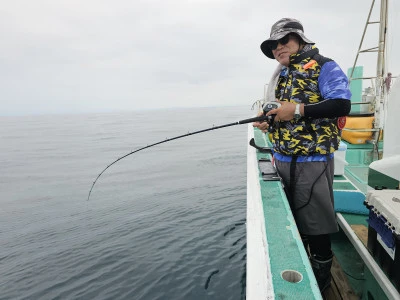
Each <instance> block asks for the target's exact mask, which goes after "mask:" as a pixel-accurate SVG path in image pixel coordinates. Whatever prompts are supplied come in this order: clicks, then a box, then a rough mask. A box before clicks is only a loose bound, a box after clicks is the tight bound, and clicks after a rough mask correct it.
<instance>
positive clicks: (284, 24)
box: [260, 18, 314, 59]
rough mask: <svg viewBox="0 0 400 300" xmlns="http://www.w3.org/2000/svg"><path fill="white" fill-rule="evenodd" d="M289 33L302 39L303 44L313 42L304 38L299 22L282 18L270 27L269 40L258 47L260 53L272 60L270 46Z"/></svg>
mask: <svg viewBox="0 0 400 300" xmlns="http://www.w3.org/2000/svg"><path fill="white" fill-rule="evenodd" d="M289 33H296V34H297V35H299V36H300V37H301V38H302V40H303V41H304V42H305V43H307V44H314V42H312V41H310V40H309V39H308V38H306V37H305V35H304V29H303V25H302V24H301V23H300V21H299V20H296V19H292V18H283V19H280V20H279V21H278V22H276V23H275V24H274V25H272V28H271V34H270V37H269V39H267V40H265V41H264V42H263V43H262V44H261V46H260V47H261V51H262V52H263V53H264V54H265V55H266V56H268V57H269V58H272V59H274V55H273V54H272V50H271V47H270V46H271V44H273V43H274V42H276V41H277V40H279V39H281V38H283V37H284V36H285V35H287V34H289Z"/></svg>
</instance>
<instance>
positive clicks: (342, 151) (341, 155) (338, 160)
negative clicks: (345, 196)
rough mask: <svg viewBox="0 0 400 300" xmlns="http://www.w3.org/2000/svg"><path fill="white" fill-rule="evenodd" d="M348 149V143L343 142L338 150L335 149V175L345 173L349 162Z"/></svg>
mask: <svg viewBox="0 0 400 300" xmlns="http://www.w3.org/2000/svg"><path fill="white" fill-rule="evenodd" d="M346 151H347V145H346V144H345V143H343V142H340V144H339V148H338V150H336V151H335V154H334V159H335V171H334V174H335V175H338V176H340V175H343V174H344V167H345V166H346V165H348V164H349V163H348V162H347V161H346Z"/></svg>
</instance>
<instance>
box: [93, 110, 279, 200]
mask: <svg viewBox="0 0 400 300" xmlns="http://www.w3.org/2000/svg"><path fill="white" fill-rule="evenodd" d="M269 110H270V109H269ZM266 112H268V111H267V110H266V106H265V107H264V115H262V116H258V117H254V118H250V119H244V120H241V121H237V122H233V123H228V124H224V125H220V126H213V127H210V128H207V129H203V130H199V131H194V132H188V133H186V134H183V135H179V136H176V137H173V138H169V139H165V140H163V141H160V142H157V143H154V144H151V145H147V146H145V147H142V148H139V149H137V150H134V151H131V152H129V153H127V154H125V155H123V156H121V157H120V158H118V159H116V160H114V161H113V162H112V163H110V164H109V165H108V166H107V167H105V168H104V169H103V171H101V172H100V174H99V175H97V177H96V179H95V180H94V181H93V184H92V187H91V188H90V191H89V195H88V198H87V200H88V201H89V198H90V194H91V193H92V190H93V187H94V185H95V184H96V182H97V180H98V179H99V178H100V176H101V175H102V174H103V173H104V172H105V171H106V170H107V169H108V168H109V167H111V166H112V165H113V164H115V163H117V162H118V161H120V160H121V159H123V158H125V157H127V156H129V155H132V154H134V153H136V152H139V151H141V150H144V149H147V148H151V147H153V146H156V145H159V144H162V143H166V142H170V141H173V140H177V139H180V138H183V137H186V136H190V135H194V134H198V133H202V132H207V131H211V130H216V129H221V128H225V127H230V126H234V125H241V124H247V123H252V122H265V121H267V122H268V121H271V119H272V118H273V116H272V115H270V116H266V115H265V113H266Z"/></svg>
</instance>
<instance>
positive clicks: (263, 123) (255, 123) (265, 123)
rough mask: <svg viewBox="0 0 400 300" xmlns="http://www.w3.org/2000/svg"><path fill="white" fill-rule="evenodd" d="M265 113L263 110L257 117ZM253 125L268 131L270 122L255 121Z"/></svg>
mask: <svg viewBox="0 0 400 300" xmlns="http://www.w3.org/2000/svg"><path fill="white" fill-rule="evenodd" d="M263 114H264V112H263V111H260V112H259V113H258V114H257V117H260V116H262V115H263ZM253 127H257V128H258V129H260V130H261V131H262V132H267V131H268V127H269V125H268V123H267V122H253Z"/></svg>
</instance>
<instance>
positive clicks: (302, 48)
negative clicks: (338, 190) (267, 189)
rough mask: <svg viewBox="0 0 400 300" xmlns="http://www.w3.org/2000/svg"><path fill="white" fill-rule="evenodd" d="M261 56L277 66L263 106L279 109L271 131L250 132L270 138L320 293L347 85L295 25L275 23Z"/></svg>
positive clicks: (325, 279) (326, 269) (326, 274)
mask: <svg viewBox="0 0 400 300" xmlns="http://www.w3.org/2000/svg"><path fill="white" fill-rule="evenodd" d="M261 50H262V52H263V53H264V54H265V55H266V56H267V57H268V58H270V59H275V60H277V61H278V63H279V65H278V67H277V69H276V71H275V72H274V74H273V76H272V79H271V81H270V83H269V85H268V90H267V101H279V103H280V104H281V106H280V107H279V108H277V109H273V110H271V111H269V112H268V113H267V115H276V116H275V119H274V122H273V123H272V124H271V126H270V125H269V124H268V123H267V122H263V123H259V122H255V123H254V124H253V126H255V127H258V128H259V129H260V130H262V131H264V132H266V131H267V130H269V132H271V135H272V143H273V146H274V161H275V166H276V168H277V171H278V174H279V175H280V176H281V178H282V181H283V185H284V187H285V192H286V195H287V198H288V200H289V204H290V207H291V209H292V212H293V215H294V218H295V220H296V224H297V227H298V230H299V232H300V235H301V237H302V240H303V243H304V245H305V247H306V250H307V253H308V254H309V257H310V262H311V266H312V269H313V271H314V274H315V277H316V279H317V282H318V286H319V288H320V290H321V292H323V291H324V290H325V289H326V288H327V287H328V286H329V285H330V282H331V278H332V277H331V273H330V269H331V266H332V258H333V253H332V250H331V239H330V234H332V233H335V232H337V231H338V225H337V222H336V216H335V210H334V201H333V188H332V186H333V176H334V161H333V153H334V151H335V150H337V149H338V146H339V143H340V134H341V129H342V127H343V126H344V124H343V116H346V115H347V114H348V113H349V112H350V108H351V104H350V101H349V99H350V97H351V93H350V90H349V86H348V79H347V77H346V75H345V74H344V72H343V71H342V70H341V69H340V67H339V66H338V64H337V63H336V62H335V61H333V60H331V59H329V58H326V57H323V56H322V55H320V54H319V50H318V48H317V47H316V46H315V45H314V42H312V41H311V40H310V39H308V38H307V37H306V36H305V35H304V29H303V25H302V24H301V23H300V21H298V20H296V19H291V18H283V19H281V20H279V21H278V22H276V23H275V24H274V25H273V26H272V29H271V33H270V37H269V38H268V39H267V40H265V41H264V42H263V43H262V44H261Z"/></svg>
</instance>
